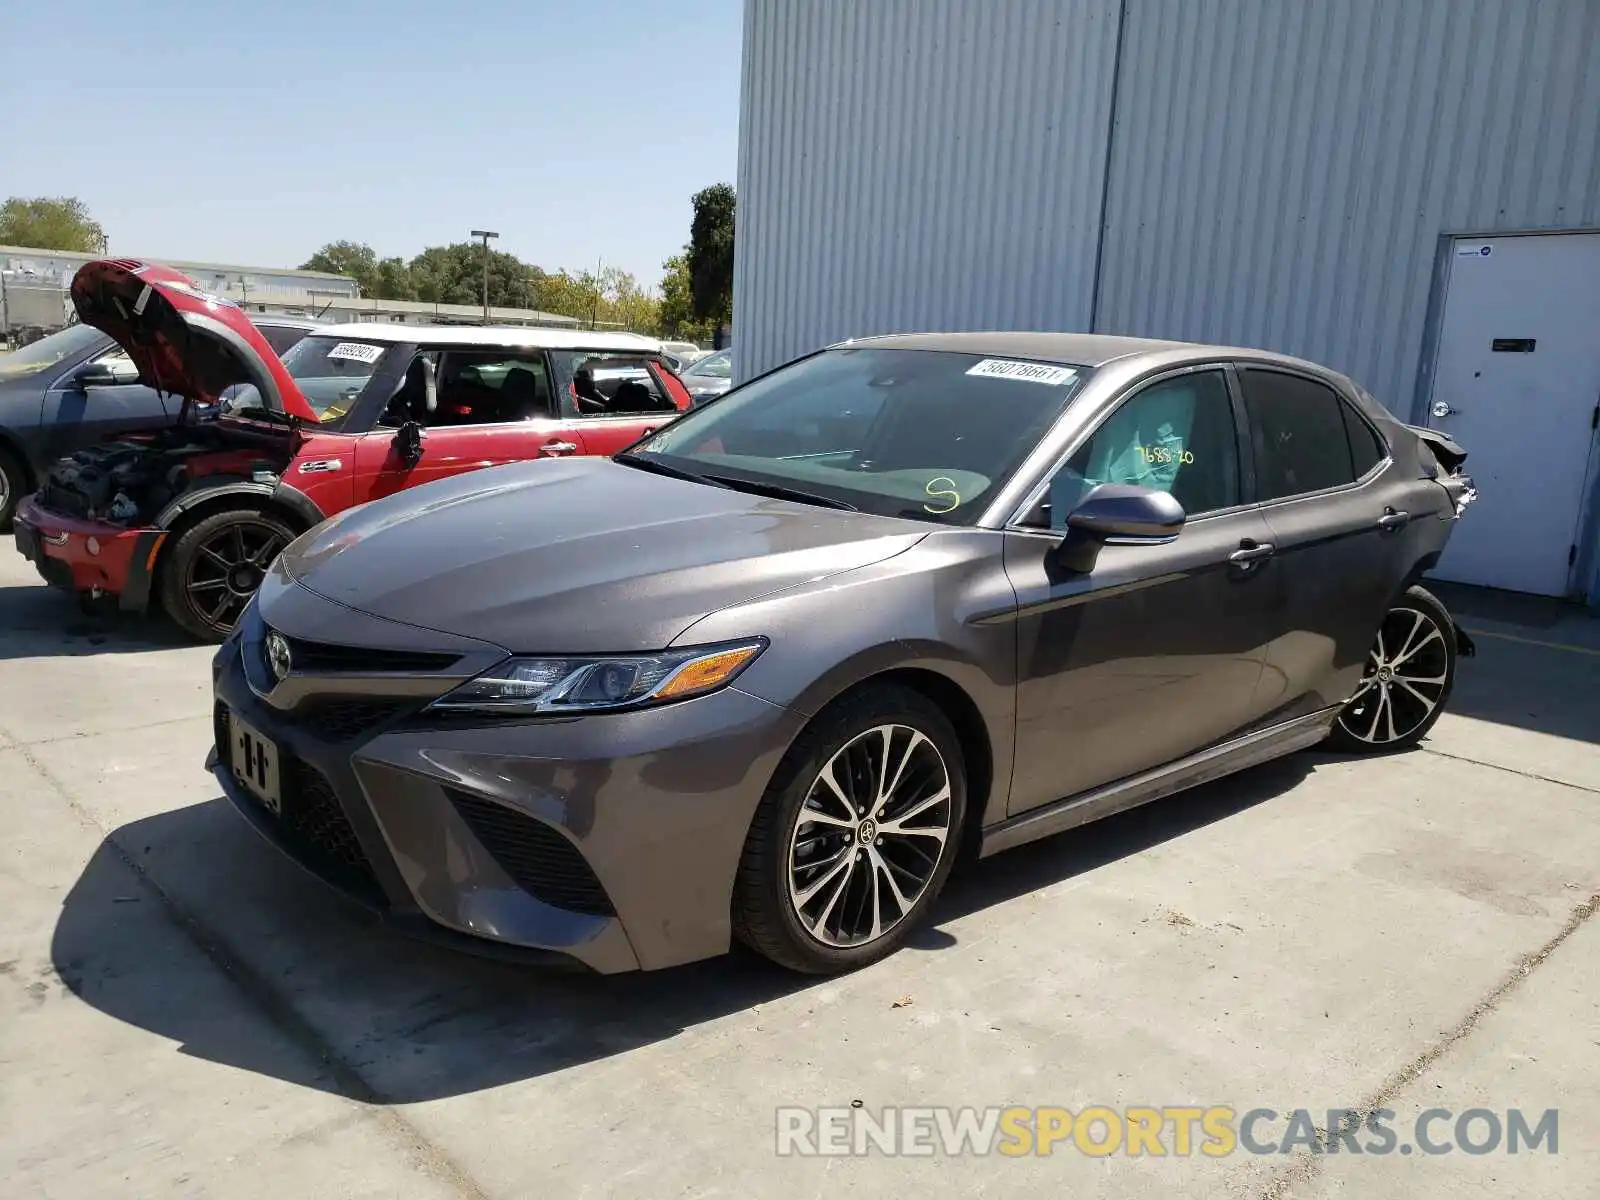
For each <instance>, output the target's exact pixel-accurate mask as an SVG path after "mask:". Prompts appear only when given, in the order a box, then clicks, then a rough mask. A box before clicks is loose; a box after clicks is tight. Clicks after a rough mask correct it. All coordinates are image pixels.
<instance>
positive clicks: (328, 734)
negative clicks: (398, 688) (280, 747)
mask: <svg viewBox="0 0 1600 1200" xmlns="http://www.w3.org/2000/svg"><path fill="white" fill-rule="evenodd" d="M415 707H416V704H415V702H413V701H409V700H373V699H370V698H367V697H360V698H329V699H326V700H312V701H310V702H308V703H306V704H302V705H301V706H300V707H299V708H296V709H294V710H293V711H292V712H285V713H281V714H280V716H281V717H282V719H283V720H285V721H288V722H290V723H291V724H293V725H296V726H298V727H299V728H301V729H304V730H305V731H306V732H307V733H310V734H311V735H312V736H313V737H315V738H316V739H317V740H318V741H322V742H330V743H333V744H339V743H342V742H353V741H355V740H356V738H358V737H361V736H362V735H363V734H373V733H376V732H377V731H378V730H379V728H381V727H382V726H384V725H386V724H388V723H389V722H390V721H392V720H395V719H396V718H398V717H399V716H400V715H401V714H402V713H406V712H409V711H410V710H411V709H413V708H415Z"/></svg>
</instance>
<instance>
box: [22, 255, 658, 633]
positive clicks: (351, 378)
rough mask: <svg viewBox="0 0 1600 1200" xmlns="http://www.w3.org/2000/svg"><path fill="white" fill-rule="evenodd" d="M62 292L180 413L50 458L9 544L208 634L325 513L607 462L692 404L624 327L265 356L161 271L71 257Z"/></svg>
mask: <svg viewBox="0 0 1600 1200" xmlns="http://www.w3.org/2000/svg"><path fill="white" fill-rule="evenodd" d="M72 300H73V304H74V305H75V307H76V308H77V310H78V315H79V317H80V318H81V319H82V320H83V321H84V322H85V323H86V324H89V325H93V326H95V327H96V328H99V329H102V330H104V331H105V332H107V333H109V334H110V335H111V336H112V337H114V338H115V339H116V340H117V342H118V343H120V344H121V345H122V347H123V348H124V349H125V350H126V351H127V352H128V354H129V356H130V357H131V358H132V359H133V361H134V363H135V364H136V365H137V366H138V368H139V373H140V378H141V380H143V381H144V382H145V383H147V384H149V385H151V386H153V387H157V388H160V389H161V390H163V391H166V392H170V393H173V394H175V395H179V396H182V397H183V398H184V400H185V403H184V404H183V405H182V406H181V408H180V411H179V414H178V416H177V418H176V420H175V422H174V425H173V427H172V428H169V429H164V430H159V431H157V432H155V433H151V434H144V435H139V436H137V437H127V438H123V439H120V440H117V441H111V442H105V443H101V444H99V445H96V446H91V447H89V448H87V449H84V450H80V451H78V452H77V453H75V454H73V455H70V456H69V457H67V458H64V459H62V460H60V461H59V462H57V463H56V464H55V465H54V466H53V467H52V468H51V469H50V471H49V473H48V475H47V477H46V478H45V480H44V481H43V483H42V484H41V485H40V488H39V490H38V492H37V493H36V494H35V495H33V496H30V497H28V498H27V499H25V500H24V501H23V502H22V503H21V504H20V505H19V506H18V509H17V513H16V519H15V528H14V536H15V538H16V543H17V548H18V550H20V551H21V553H22V554H23V555H24V556H26V557H27V558H28V559H30V560H31V561H32V562H34V563H35V564H36V565H37V566H38V568H39V571H40V573H41V574H42V575H43V576H44V578H45V579H46V581H48V582H50V583H52V584H55V585H57V586H59V587H62V588H67V589H70V590H72V591H74V592H77V593H79V594H81V595H88V596H99V595H111V596H115V597H117V599H118V604H119V606H120V607H121V608H123V609H127V610H134V611H144V610H145V609H147V608H148V607H149V606H150V605H152V604H155V603H159V604H160V605H161V606H162V607H164V608H165V609H166V610H167V612H168V613H169V614H170V615H171V616H172V618H173V619H174V620H176V621H177V623H178V624H179V625H181V626H183V627H184V628H185V629H187V630H189V631H190V632H191V633H193V634H195V635H196V636H199V637H202V638H206V639H209V640H218V641H220V640H221V639H222V638H223V637H224V636H226V634H227V632H228V630H229V629H230V628H232V626H233V623H234V621H235V620H236V619H237V618H238V616H239V614H240V613H241V612H242V611H243V610H244V606H245V605H246V604H247V603H248V602H249V599H250V596H251V595H252V594H253V593H254V592H255V589H256V587H257V585H258V584H259V583H260V581H261V578H262V575H263V574H264V572H265V570H266V568H267V566H268V565H269V564H270V563H271V562H272V560H273V558H274V557H275V556H276V555H277V554H278V552H279V551H280V550H282V549H283V547H284V546H286V545H288V543H289V542H290V541H292V540H293V539H294V538H295V537H297V536H298V535H299V534H301V533H303V532H304V531H305V530H307V529H309V528H311V527H312V526H313V525H316V524H317V523H319V522H320V521H322V520H323V519H325V518H327V517H330V516H332V515H333V514H335V513H337V512H341V511H343V510H344V509H347V508H350V507H351V506H352V505H356V504H362V503H365V502H366V501H368V500H374V499H377V498H378V497H380V496H385V495H388V494H390V493H391V492H396V491H399V490H401V489H402V488H407V487H411V486H414V485H416V484H419V483H424V482H427V481H429V480H433V479H441V478H444V477H446V476H449V475H455V474H459V473H460V472H462V471H470V470H474V469H476V468H479V467H487V466H493V465H495V464H498V463H506V462H514V461H519V460H524V459H535V458H544V457H562V456H565V455H572V454H612V453H615V452H616V451H618V450H621V449H622V448H623V447H625V446H627V445H629V444H630V443H632V442H633V441H635V440H637V439H638V438H640V437H642V436H644V435H645V434H647V433H649V432H651V431H653V430H654V429H656V428H658V427H659V426H660V425H662V424H663V423H664V422H666V421H668V420H671V419H673V418H674V417H676V416H677V415H678V413H679V412H680V411H681V410H683V409H686V408H688V407H689V394H688V392H687V390H686V389H685V388H684V387H683V385H682V383H680V382H679V381H678V379H677V377H676V376H675V375H674V374H673V373H672V371H671V370H670V369H669V368H668V367H667V365H666V363H665V362H664V360H663V356H662V350H661V343H660V342H658V341H656V340H654V339H653V338H646V337H639V336H637V335H634V334H621V333H595V332H592V331H588V330H566V329H534V328H509V327H479V326H458V327H424V326H414V325H387V324H359V325H335V326H328V327H325V328H319V329H318V330H317V331H316V333H315V335H314V336H311V337H307V338H305V339H304V340H303V341H301V342H300V343H299V344H298V345H296V346H294V347H293V348H292V349H290V350H289V351H288V352H287V353H286V354H285V356H284V358H283V359H281V360H280V359H279V358H278V356H277V355H276V354H274V353H273V351H272V348H271V346H269V345H268V344H267V342H266V341H265V339H263V338H262V336H261V334H260V332H259V331H258V330H257V329H256V328H255V327H254V326H253V325H252V324H251V323H250V320H249V319H248V318H247V317H246V316H245V314H244V313H243V312H242V311H241V310H240V309H239V307H238V306H237V305H235V304H233V303H232V302H230V301H228V300H224V299H221V298H219V297H217V296H212V295H209V294H207V293H206V292H204V291H202V290H201V289H200V288H199V287H198V286H197V285H196V284H195V283H194V281H193V280H191V279H189V278H188V277H186V276H184V275H183V274H181V273H179V272H177V271H174V270H172V269H170V268H168V267H163V266H159V265H155V264H149V263H140V262H133V261H126V260H101V261H96V262H91V263H87V264H85V265H84V267H83V268H82V269H81V270H79V272H78V274H77V277H76V278H75V279H74V281H73V285H72Z"/></svg>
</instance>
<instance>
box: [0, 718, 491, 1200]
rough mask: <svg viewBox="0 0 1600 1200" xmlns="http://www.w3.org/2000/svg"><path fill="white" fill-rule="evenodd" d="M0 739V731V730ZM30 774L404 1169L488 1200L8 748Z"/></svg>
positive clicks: (44, 771)
mask: <svg viewBox="0 0 1600 1200" xmlns="http://www.w3.org/2000/svg"><path fill="white" fill-rule="evenodd" d="M0 733H4V730H0ZM13 748H14V749H15V750H16V751H17V752H18V753H20V754H21V755H22V757H23V759H24V760H25V761H26V762H27V763H28V765H29V766H30V767H32V768H33V770H34V771H35V772H37V773H38V775H39V776H40V778H42V779H43V780H44V781H45V782H46V783H47V784H49V785H50V787H51V789H52V790H54V791H55V793H56V794H57V795H58V796H60V797H61V799H62V800H63V801H64V802H65V803H66V805H67V807H68V808H69V809H70V810H71V811H72V814H73V816H75V817H76V818H77V819H78V820H79V821H80V822H81V823H82V824H83V825H84V826H86V827H87V828H88V829H90V830H92V831H94V832H95V833H97V834H99V836H100V837H101V839H102V840H103V841H104V842H105V844H106V845H108V846H110V847H111V849H112V850H113V851H115V853H116V855H117V858H118V859H119V860H120V861H121V863H122V865H123V866H124V867H125V868H127V870H128V871H129V872H130V873H131V874H132V875H133V877H134V879H135V880H137V881H138V883H139V886H141V887H142V888H144V889H146V890H147V891H148V892H149V893H150V894H151V895H152V896H153V897H154V898H155V900H156V901H157V903H159V904H160V905H161V907H162V909H163V911H165V913H166V914H167V918H168V919H169V920H170V921H172V923H173V924H174V925H176V926H177V927H178V928H179V929H180V930H182V931H183V933H184V936H185V937H187V938H188V939H189V941H190V942H192V943H193V944H194V946H195V948H196V949H198V950H199V951H200V953H201V954H203V955H204V956H205V958H206V960H207V961H208V962H210V963H211V964H212V966H214V967H216V968H217V970H219V971H221V972H222V974H223V975H224V976H225V977H226V978H227V979H228V980H229V982H231V983H232V984H233V985H234V987H236V988H238V990H239V991H240V993H241V994H242V995H244V996H245V997H246V999H248V1000H249V1001H250V1002H251V1003H253V1004H254V1005H255V1006H256V1007H257V1008H258V1009H259V1010H260V1011H261V1013H262V1014H263V1015H264V1016H265V1017H266V1018H267V1020H268V1021H270V1022H271V1023H272V1024H273V1025H275V1026H276V1027H277V1028H278V1029H279V1030H280V1031H281V1032H282V1033H283V1034H284V1035H285V1036H287V1037H288V1038H289V1040H290V1041H292V1042H294V1043H295V1044H296V1045H298V1046H299V1047H300V1048H301V1050H303V1051H305V1052H306V1053H309V1054H311V1055H313V1056H314V1057H315V1059H316V1060H317V1061H318V1062H319V1063H321V1064H322V1065H323V1067H325V1068H326V1069H327V1071H328V1074H329V1075H330V1076H332V1077H333V1080H334V1082H335V1083H336V1084H337V1085H338V1087H339V1091H340V1093H341V1094H342V1095H343V1096H344V1098H345V1099H346V1100H348V1101H349V1102H350V1103H351V1104H354V1105H355V1106H356V1107H357V1110H358V1111H359V1112H360V1113H361V1114H362V1115H363V1116H365V1117H366V1118H367V1119H369V1120H371V1121H373V1122H374V1123H375V1124H376V1125H377V1126H378V1127H379V1129H380V1130H381V1131H382V1132H383V1134H384V1135H385V1136H386V1137H387V1138H388V1139H389V1141H390V1142H392V1143H394V1144H395V1145H397V1146H399V1147H400V1148H401V1149H403V1150H404V1152H405V1154H406V1159H407V1162H408V1164H409V1165H410V1166H411V1167H412V1168H413V1169H414V1170H416V1171H418V1172H419V1173H421V1174H423V1175H427V1176H429V1177H431V1178H433V1179H435V1180H437V1181H438V1182H440V1183H443V1184H445V1185H446V1186H448V1187H450V1188H451V1189H452V1190H454V1191H455V1192H456V1193H457V1194H458V1195H460V1196H461V1197H462V1198H463V1200H491V1197H490V1194H489V1193H488V1192H487V1191H485V1190H484V1189H483V1187H482V1186H481V1185H480V1184H479V1183H478V1182H477V1180H475V1179H474V1178H473V1177H472V1175H471V1173H470V1172H468V1171H467V1169H466V1168H465V1167H463V1166H462V1165H461V1164H460V1163H458V1162H456V1161H455V1159H454V1158H452V1157H451V1156H450V1154H449V1152H448V1151H446V1150H444V1149H443V1148H442V1147H440V1146H438V1145H437V1144H435V1143H434V1142H433V1141H432V1140H431V1139H430V1138H429V1137H428V1135H427V1134H425V1133H423V1132H422V1130H421V1129H419V1128H417V1126H416V1125H414V1124H412V1122H411V1121H409V1120H407V1119H406V1118H405V1117H403V1116H402V1115H400V1114H399V1113H397V1112H395V1111H394V1110H393V1109H392V1108H389V1107H387V1105H386V1102H385V1101H384V1098H383V1096H382V1094H381V1093H380V1092H379V1091H378V1089H377V1088H375V1087H373V1086H372V1084H370V1083H368V1082H367V1080H366V1078H365V1077H364V1076H363V1075H362V1074H361V1072H360V1071H359V1070H357V1069H356V1068H355V1067H353V1066H352V1065H351V1064H350V1063H349V1062H347V1061H346V1060H345V1058H344V1057H343V1056H342V1055H340V1053H339V1052H338V1050H337V1049H336V1048H335V1047H334V1045H333V1044H332V1043H331V1042H329V1041H328V1040H327V1039H326V1038H324V1037H323V1036H322V1034H321V1033H320V1032H318V1030H317V1028H316V1027H315V1026H314V1025H313V1024H312V1023H311V1022H310V1021H308V1020H306V1019H305V1018H304V1017H303V1016H301V1015H300V1013H299V1012H297V1011H296V1010H295V1008H294V1006H293V1005H291V1004H290V1003H289V1002H288V1001H287V1000H285V999H284V998H283V997H282V996H280V995H279V994H278V993H277V992H276V991H275V990H274V989H273V987H272V985H271V984H270V983H269V982H267V980H266V979H265V978H263V977H262V976H261V975H260V974H259V973H257V972H256V971H255V969H254V968H252V967H251V966H250V965H249V964H248V963H247V962H245V961H244V959H243V958H241V957H240V956H239V955H238V954H236V953H234V951H233V950H232V948H231V947H230V946H229V945H228V943H227V941H226V939H225V938H223V937H222V936H221V935H220V934H219V933H218V932H217V931H216V930H215V929H213V928H212V927H211V926H210V925H208V924H206V923H205V922H204V921H202V920H201V919H200V918H199V917H198V916H196V915H195V914H194V913H193V912H192V911H191V910H190V909H188V908H187V907H185V906H184V905H183V904H182V903H181V902H180V901H179V900H178V899H177V898H176V897H174V896H173V895H172V894H171V893H169V892H168V891H167V890H166V889H165V888H163V887H162V886H161V884H160V883H158V882H157V881H156V880H155V878H154V877H152V876H151V875H150V873H149V872H148V871H146V870H145V869H144V866H143V865H142V864H141V863H140V862H139V860H138V859H137V858H136V857H135V856H134V855H133V854H132V853H131V852H130V851H129V850H128V849H127V848H126V847H125V846H123V845H122V843H121V842H119V841H118V840H117V838H116V837H115V836H114V835H113V834H111V833H110V832H108V831H107V830H106V828H105V827H104V826H103V825H101V824H100V822H99V821H97V820H96V819H95V817H94V814H93V813H91V812H89V810H88V809H86V808H85V807H84V806H83V805H82V804H80V803H79V802H78V800H77V798H76V797H75V796H73V794H72V792H71V790H70V789H69V788H68V787H67V786H66V785H65V784H64V783H62V782H61V781H60V780H59V779H57V778H56V777H55V775H54V774H53V773H52V772H51V771H50V769H49V768H48V767H46V766H45V765H44V763H42V762H40V761H39V759H38V758H37V757H36V756H35V755H33V754H32V753H30V752H29V750H28V747H27V746H25V745H20V744H19V745H16V746H14V747H13Z"/></svg>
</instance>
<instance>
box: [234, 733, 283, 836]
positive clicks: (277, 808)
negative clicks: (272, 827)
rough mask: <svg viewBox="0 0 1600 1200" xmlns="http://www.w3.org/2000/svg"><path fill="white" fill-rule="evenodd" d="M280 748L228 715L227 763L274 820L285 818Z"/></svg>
mask: <svg viewBox="0 0 1600 1200" xmlns="http://www.w3.org/2000/svg"><path fill="white" fill-rule="evenodd" d="M282 757H283V756H282V755H281V754H280V753H279V751H278V744H277V743H276V742H274V741H273V740H272V739H271V738H269V737H267V736H266V734H264V733H262V732H261V731H260V730H259V729H257V728H256V727H255V726H254V725H251V724H250V723H249V722H248V721H241V720H240V719H239V717H238V716H237V715H236V714H234V713H229V714H228V759H229V766H231V767H232V769H233V776H234V778H235V779H237V780H238V781H239V783H240V784H241V785H243V787H244V788H245V790H246V791H248V792H249V793H250V794H251V795H252V796H254V797H255V798H256V799H257V800H259V801H260V802H261V804H262V806H263V807H264V808H265V809H266V810H267V811H268V812H270V813H271V814H272V815H273V816H275V817H281V816H282V815H283V784H282V779H281V776H280V773H279V767H280V764H281V762H282Z"/></svg>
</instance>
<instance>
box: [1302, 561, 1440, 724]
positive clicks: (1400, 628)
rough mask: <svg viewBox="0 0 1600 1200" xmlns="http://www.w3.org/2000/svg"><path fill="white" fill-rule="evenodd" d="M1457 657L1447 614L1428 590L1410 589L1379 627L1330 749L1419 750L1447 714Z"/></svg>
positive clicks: (1336, 722) (1342, 713)
mask: <svg viewBox="0 0 1600 1200" xmlns="http://www.w3.org/2000/svg"><path fill="white" fill-rule="evenodd" d="M1458 656H1459V647H1458V646H1457V645H1456V627H1455V622H1454V621H1452V620H1451V619H1450V613H1449V611H1448V610H1447V609H1446V608H1445V606H1444V605H1443V604H1441V603H1439V600H1438V598H1437V597H1435V596H1434V594H1433V593H1432V592H1430V591H1428V590H1427V589H1426V588H1421V587H1410V588H1407V589H1406V591H1405V594H1404V595H1403V596H1401V597H1400V600H1399V601H1398V602H1397V603H1396V604H1395V606H1394V607H1393V608H1391V609H1390V610H1389V612H1388V614H1387V615H1386V616H1385V617H1384V618H1383V624H1382V625H1380V626H1379V628H1378V637H1377V640H1376V641H1375V642H1374V643H1373V646H1372V649H1371V650H1370V651H1369V652H1368V654H1367V663H1366V669H1365V670H1364V671H1363V673H1362V676H1361V683H1360V685H1359V686H1358V687H1357V688H1356V693H1355V695H1353V696H1351V697H1350V699H1349V700H1348V701H1346V703H1345V706H1344V708H1343V709H1342V710H1341V711H1340V713H1339V717H1338V719H1337V720H1336V721H1335V722H1334V726H1333V730H1332V731H1331V733H1330V734H1329V735H1328V743H1329V745H1331V746H1333V747H1335V748H1336V749H1339V750H1348V751H1353V752H1355V753H1358V754H1372V753H1375V752H1378V751H1384V750H1403V749H1405V748H1407V747H1409V746H1414V745H1416V744H1417V742H1419V741H1421V740H1422V738H1423V737H1424V736H1425V735H1426V734H1427V732H1428V731H1429V730H1430V729H1432V728H1433V725H1434V722H1435V721H1437V720H1438V719H1439V717H1440V716H1441V715H1442V714H1443V712H1444V706H1445V702H1446V701H1447V700H1449V699H1450V691H1451V689H1452V688H1453V687H1454V686H1455V681H1456V660H1457V658H1458Z"/></svg>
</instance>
